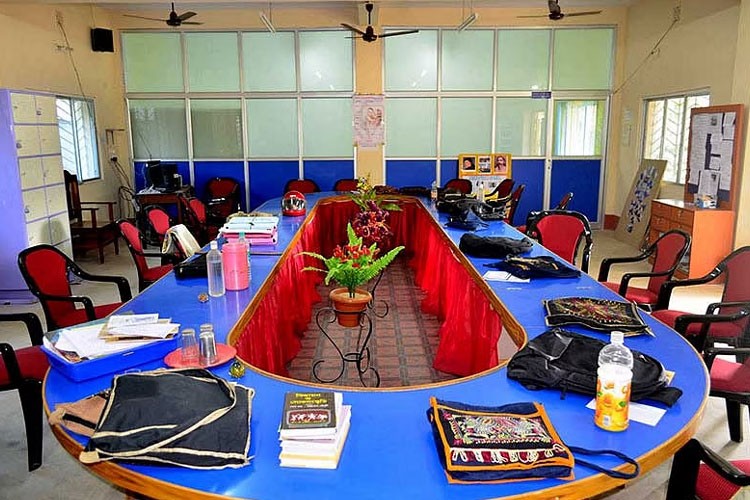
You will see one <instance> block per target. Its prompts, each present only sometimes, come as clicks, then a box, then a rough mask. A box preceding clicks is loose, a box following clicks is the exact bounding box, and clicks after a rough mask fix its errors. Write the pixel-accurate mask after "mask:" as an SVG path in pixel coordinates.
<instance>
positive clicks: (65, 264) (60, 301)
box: [18, 245, 132, 330]
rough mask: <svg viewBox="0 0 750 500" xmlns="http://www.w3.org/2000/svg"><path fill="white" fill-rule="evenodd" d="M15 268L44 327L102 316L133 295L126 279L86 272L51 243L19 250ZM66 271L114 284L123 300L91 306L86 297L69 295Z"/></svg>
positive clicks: (63, 325)
mask: <svg viewBox="0 0 750 500" xmlns="http://www.w3.org/2000/svg"><path fill="white" fill-rule="evenodd" d="M18 267H19V268H20V269H21V275H23V277H24V279H25V280H26V284H27V286H28V287H29V290H31V293H33V294H34V295H35V296H36V297H37V298H38V299H39V302H40V303H41V304H42V309H43V310H44V317H45V319H46V321H47V330H57V329H58V328H63V327H66V326H73V325H77V324H79V323H84V322H86V321H93V320H95V319H99V318H103V317H105V316H107V315H109V314H110V313H112V312H113V311H114V310H115V309H117V308H119V307H120V306H121V305H122V303H123V302H127V301H128V300H130V299H131V298H132V294H131V293H130V285H129V284H128V280H127V279H125V278H123V277H122V276H98V275H94V274H89V273H87V272H86V271H84V270H83V269H81V268H80V267H78V266H77V265H76V263H75V262H73V261H72V260H70V258H69V257H68V256H67V255H65V254H64V253H62V252H61V251H60V250H58V249H57V248H56V247H53V246H52V245H36V246H33V247H29V248H26V249H24V250H22V251H21V253H19V254H18ZM69 272H70V273H73V274H74V275H76V276H78V277H79V278H81V279H83V280H86V281H100V282H105V283H114V284H116V285H117V290H118V292H119V293H120V300H121V301H122V302H117V303H114V304H105V305H100V306H94V303H93V301H92V300H91V299H90V298H89V297H84V296H75V295H72V293H71V290H70V283H69V282H68V273H69ZM76 304H82V305H83V308H82V309H77V308H76Z"/></svg>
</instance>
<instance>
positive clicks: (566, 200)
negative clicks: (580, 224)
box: [516, 192, 573, 234]
mask: <svg viewBox="0 0 750 500" xmlns="http://www.w3.org/2000/svg"><path fill="white" fill-rule="evenodd" d="M572 199H573V193H572V192H571V193H565V194H564V195H563V197H562V198H560V202H559V203H558V204H557V206H556V207H555V208H553V210H567V209H568V205H569V204H570V200H572ZM532 213H535V212H529V214H528V215H527V216H526V218H527V219H528V218H529V217H531V215H532ZM516 229H518V230H519V231H521V232H522V233H524V234H526V224H524V225H522V226H516Z"/></svg>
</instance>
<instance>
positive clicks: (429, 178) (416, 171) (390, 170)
mask: <svg viewBox="0 0 750 500" xmlns="http://www.w3.org/2000/svg"><path fill="white" fill-rule="evenodd" d="M436 165H437V163H436V161H435V160H386V162H385V183H386V184H387V185H389V186H393V187H397V188H400V187H404V186H424V187H427V188H429V187H430V186H432V183H433V182H434V181H435V167H436Z"/></svg>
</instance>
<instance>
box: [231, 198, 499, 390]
mask: <svg viewBox="0 0 750 500" xmlns="http://www.w3.org/2000/svg"><path fill="white" fill-rule="evenodd" d="M401 206H402V211H401V212H392V213H391V215H390V225H391V229H392V231H393V233H394V238H393V244H394V245H404V246H405V247H406V251H407V255H408V256H409V257H410V265H411V267H412V268H413V269H414V272H415V279H416V283H417V284H418V285H419V287H420V288H421V289H422V290H424V292H425V293H426V297H425V299H424V301H423V302H422V309H423V310H424V311H425V312H427V313H430V314H434V315H436V316H437V317H438V318H439V319H440V320H441V322H442V324H441V327H440V330H439V336H440V343H439V345H438V352H437V355H436V357H435V361H434V363H433V366H434V367H435V369H437V370H440V371H443V372H447V373H452V374H454V375H458V376H468V375H472V374H474V373H478V372H480V371H483V370H487V369H489V368H492V367H494V366H496V365H497V347H496V346H497V341H498V339H499V337H500V333H501V329H502V321H501V319H500V316H499V314H498V313H497V312H496V311H495V310H494V309H493V308H492V306H491V304H490V301H489V299H488V298H487V296H486V295H485V293H484V291H483V290H482V289H481V288H480V287H479V285H478V284H477V283H476V282H475V281H474V280H473V279H472V277H471V275H470V274H469V272H468V271H467V270H466V268H464V266H463V265H462V264H461V262H460V261H459V260H458V258H457V257H456V256H455V255H454V254H453V251H454V250H453V249H452V246H451V245H449V244H448V242H447V241H446V240H445V239H444V236H443V235H442V233H441V231H440V228H439V227H438V226H437V223H436V222H435V221H434V219H433V218H432V216H431V215H430V214H429V213H427V211H425V210H424V209H423V208H422V207H421V205H419V204H418V202H416V201H404V202H402V203H401ZM357 211H358V208H357V206H356V205H355V204H354V203H353V202H352V201H350V200H347V199H341V200H335V201H330V202H325V201H324V202H322V203H320V204H319V205H318V207H317V209H316V213H315V215H314V216H313V219H312V220H310V221H309V223H308V224H307V225H306V226H305V229H304V230H303V231H302V234H301V236H300V239H299V240H298V242H297V243H296V245H295V247H294V249H293V250H292V251H291V253H290V254H289V257H288V258H287V259H286V260H285V261H284V262H282V263H281V266H280V268H279V272H278V273H277V274H276V276H275V277H274V278H273V281H272V283H271V284H270V286H269V288H268V289H267V292H266V294H265V296H264V297H263V298H262V299H261V301H260V303H259V305H258V308H257V309H256V311H255V312H254V313H253V316H252V318H251V319H250V321H249V323H248V324H247V325H246V326H245V328H244V329H243V331H242V333H241V334H240V336H239V338H238V341H237V344H236V347H237V353H238V355H239V356H240V358H242V359H244V360H245V361H247V362H248V363H250V364H252V365H254V366H256V367H258V368H261V369H263V370H266V371H269V372H272V373H275V374H279V375H286V373H287V372H286V364H287V363H288V362H289V361H291V360H292V359H293V358H294V357H295V356H296V355H297V353H298V352H299V350H300V337H301V335H302V333H303V332H304V331H305V329H306V328H307V325H308V324H309V322H310V320H311V315H312V306H313V304H314V303H315V302H317V301H319V300H320V295H319V294H318V292H317V290H316V286H317V284H318V283H319V282H320V280H321V279H322V273H313V272H303V271H302V269H303V268H304V267H306V266H311V265H315V266H316V267H320V265H321V263H320V261H318V260H316V259H312V258H310V257H303V256H300V255H298V254H299V253H300V252H302V251H312V252H318V253H321V254H323V255H330V254H331V253H332V252H333V248H334V247H335V246H336V245H338V244H341V243H343V242H344V241H346V225H347V223H348V222H349V221H350V220H351V218H352V216H353V215H354V214H355V213H357Z"/></svg>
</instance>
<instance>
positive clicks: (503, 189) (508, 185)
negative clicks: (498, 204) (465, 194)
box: [485, 178, 515, 199]
mask: <svg viewBox="0 0 750 500" xmlns="http://www.w3.org/2000/svg"><path fill="white" fill-rule="evenodd" d="M514 185H515V181H514V180H513V179H511V178H507V179H503V180H502V181H501V182H500V184H498V185H497V187H496V188H495V190H494V191H492V192H491V193H490V194H488V195H486V196H485V198H486V199H487V198H489V199H496V198H497V199H499V198H505V197H506V196H508V195H509V194H510V193H511V191H513V186H514Z"/></svg>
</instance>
